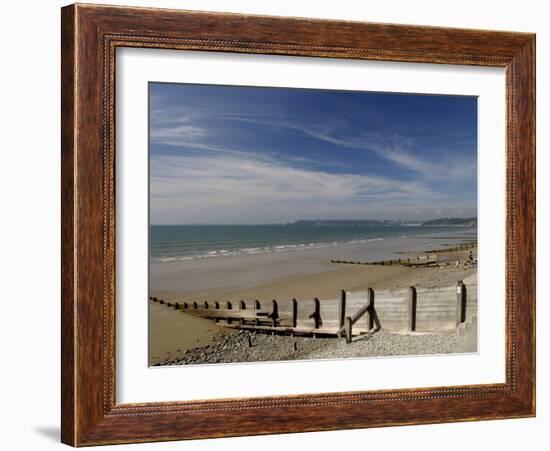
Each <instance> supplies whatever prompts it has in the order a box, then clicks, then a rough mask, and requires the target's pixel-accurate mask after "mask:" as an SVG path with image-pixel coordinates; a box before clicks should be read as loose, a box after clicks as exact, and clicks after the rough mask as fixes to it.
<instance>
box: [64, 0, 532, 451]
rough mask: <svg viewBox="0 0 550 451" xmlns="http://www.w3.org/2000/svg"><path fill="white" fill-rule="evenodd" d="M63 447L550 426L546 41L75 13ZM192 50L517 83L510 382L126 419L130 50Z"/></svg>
mask: <svg viewBox="0 0 550 451" xmlns="http://www.w3.org/2000/svg"><path fill="white" fill-rule="evenodd" d="M61 32H62V67H61V72H62V150H61V153H62V311H61V314H62V345H61V356H62V371H61V384H62V419H61V425H62V429H61V436H62V441H63V442H64V443H66V444H70V445H73V446H84V445H99V444H112V443H133V442H149V441H162V440H180V439H196V438H207V437H228V436H241V435H253V434H273V433H288V432H303V431H320V430H334V429H348V428H365V427H379V426H395V425H406V424H424V423H441V422H451V421H472V420H488V419H502V418H519V417H529V416H534V415H535V35H533V34H527V33H509V32H497V31H481V30H463V29H448V28H436V27H420V26H408V25H388V24H374V23H356V22H340V21H329V20H311V19H298V18H279V17H261V16H246V15H236V14H217V13H203V12H189V11H176V10H162V9H147V8H126V7H109V6H93V5H78V4H77V5H71V6H67V7H64V8H63V9H62V29H61ZM118 47H147V48H155V49H156V48H163V49H185V50H201V51H212V52H235V53H255V54H274V55H300V56H314V57H322V58H351V59H363V60H384V61H396V62H420V63H438V64H460V65H474V66H494V67H503V68H505V69H506V122H507V123H506V130H507V136H506V146H507V149H506V164H507V168H506V196H507V198H506V275H505V277H506V382H505V383H502V384H492V385H471V386H451V387H437V388H429V387H420V388H417V389H400V388H399V387H395V389H393V390H383V391H365V392H349V393H318V394H307V395H299V396H272V397H264V398H243V399H219V400H218V399H217V400H211V401H185V400H181V401H175V402H158V403H145V404H119V403H117V402H116V399H115V383H116V380H115V365H116V361H115V321H114V319H115V277H116V271H115V250H114V249H115V248H114V243H115V201H114V200H115V177H114V161H115V142H114V140H115V138H114V136H115V135H114V127H115V110H114V98H115V92H114V89H115V64H116V59H115V50H116V49H117V48H118Z"/></svg>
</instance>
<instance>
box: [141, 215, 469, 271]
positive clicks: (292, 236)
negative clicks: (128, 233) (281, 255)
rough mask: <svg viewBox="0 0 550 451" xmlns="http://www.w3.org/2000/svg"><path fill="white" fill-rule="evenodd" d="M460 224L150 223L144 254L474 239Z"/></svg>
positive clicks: (169, 257) (159, 258) (165, 258)
mask: <svg viewBox="0 0 550 451" xmlns="http://www.w3.org/2000/svg"><path fill="white" fill-rule="evenodd" d="M476 233H477V230H476V228H475V227H474V228H472V227H464V226H423V225H357V226H348V225H290V224H289V225H282V224H281V225H151V226H150V227H149V256H150V259H151V262H152V263H166V262H178V261H188V260H196V259H205V258H212V257H223V256H226V257H229V256H235V255H243V254H259V253H268V252H292V251H296V250H302V249H312V248H326V247H335V246H345V245H353V244H361V243H367V242H370V241H383V240H391V239H393V238H429V237H434V238H445V237H447V236H449V237H455V238H456V237H458V236H463V237H464V239H472V238H475V237H476Z"/></svg>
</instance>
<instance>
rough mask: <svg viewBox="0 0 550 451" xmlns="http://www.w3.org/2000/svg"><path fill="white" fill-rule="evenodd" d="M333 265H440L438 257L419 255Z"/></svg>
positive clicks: (333, 261) (343, 261)
mask: <svg viewBox="0 0 550 451" xmlns="http://www.w3.org/2000/svg"><path fill="white" fill-rule="evenodd" d="M330 262H331V263H340V264H344V265H381V266H392V265H402V266H411V267H416V266H437V265H439V256H438V255H419V256H417V257H408V258H398V259H394V260H378V261H360V260H335V259H332V260H331V261H330Z"/></svg>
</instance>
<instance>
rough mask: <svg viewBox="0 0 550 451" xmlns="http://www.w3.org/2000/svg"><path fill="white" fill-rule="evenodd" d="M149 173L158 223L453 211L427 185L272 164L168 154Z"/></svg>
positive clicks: (158, 160)
mask: <svg viewBox="0 0 550 451" xmlns="http://www.w3.org/2000/svg"><path fill="white" fill-rule="evenodd" d="M151 174H152V177H151V193H152V199H151V214H152V219H153V222H155V221H157V222H158V221H160V218H165V219H164V221H168V222H173V223H189V222H214V223H238V222H241V223H242V222H245V223H246V222H248V223H250V222H264V223H265V222H267V223H271V222H287V221H293V220H295V219H297V218H311V219H313V218H318V217H324V218H338V217H363V218H364V217H372V218H374V217H380V215H385V217H397V216H399V215H400V214H402V213H403V212H404V211H407V212H409V214H411V215H413V216H414V213H415V212H416V211H417V210H418V209H419V208H422V209H426V207H427V206H430V208H444V209H446V210H448V200H449V196H448V195H447V194H445V193H438V192H435V191H433V190H431V189H430V188H429V187H428V186H427V185H425V184H423V183H419V182H403V181H399V180H394V179H391V178H386V177H379V176H365V175H363V176H362V175H356V174H331V173H327V172H322V171H308V170H304V169H297V168H293V167H289V166H285V165H282V164H280V163H279V162H277V161H269V160H268V159H262V160H254V159H251V158H244V157H238V156H229V155H224V156H215V155H186V156H181V157H174V156H162V157H157V158H155V159H153V160H152V166H151ZM461 207H463V208H467V207H466V205H461ZM453 208H457V204H455V205H454V206H453ZM256 218H262V219H261V221H258V219H256Z"/></svg>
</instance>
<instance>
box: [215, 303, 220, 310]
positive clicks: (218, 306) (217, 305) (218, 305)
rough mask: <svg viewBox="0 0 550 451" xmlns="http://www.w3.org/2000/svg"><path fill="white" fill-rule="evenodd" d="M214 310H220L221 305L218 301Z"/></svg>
mask: <svg viewBox="0 0 550 451" xmlns="http://www.w3.org/2000/svg"><path fill="white" fill-rule="evenodd" d="M214 308H215V309H216V310H218V309H219V308H220V303H219V302H217V301H216V302H214Z"/></svg>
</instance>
